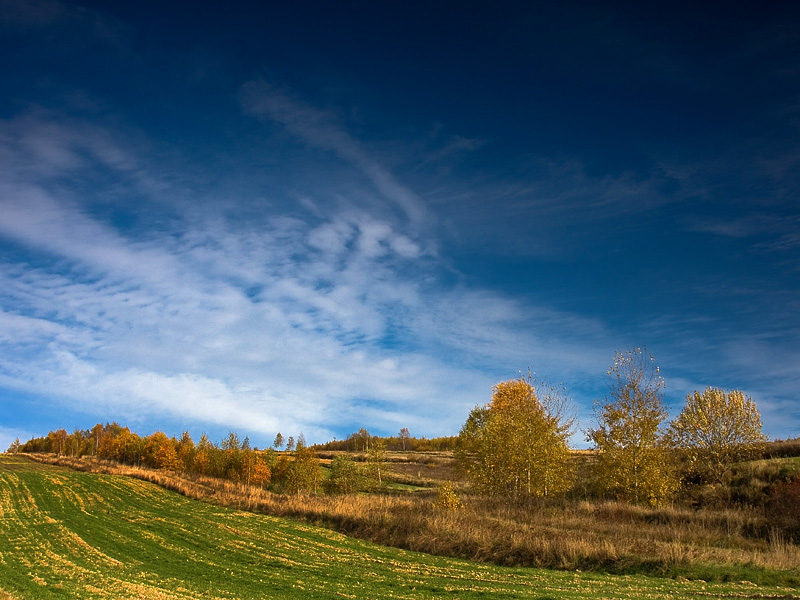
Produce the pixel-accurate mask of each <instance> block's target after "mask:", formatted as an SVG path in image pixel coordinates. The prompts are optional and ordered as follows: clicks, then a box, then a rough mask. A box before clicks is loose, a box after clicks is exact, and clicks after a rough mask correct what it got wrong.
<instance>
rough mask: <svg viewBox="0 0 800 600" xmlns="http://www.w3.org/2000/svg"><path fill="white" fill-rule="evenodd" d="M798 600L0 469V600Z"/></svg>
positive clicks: (19, 462)
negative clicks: (435, 549) (363, 535)
mask: <svg viewBox="0 0 800 600" xmlns="http://www.w3.org/2000/svg"><path fill="white" fill-rule="evenodd" d="M698 597H706V598H732V597H735V598H800V595H794V593H793V592H792V591H791V590H788V589H785V588H778V587H769V586H754V585H752V584H748V583H746V582H742V583H729V584H706V583H705V582H701V581H676V580H672V579H659V578H648V577H642V576H609V575H603V574H590V573H577V572H567V571H543V570H536V569H528V568H502V567H496V566H490V565H485V564H476V563H471V562H466V561H459V560H451V559H443V558H438V557H433V556H429V555H424V554H417V553H413V552H405V551H402V550H397V549H393V548H385V547H381V546H376V545H373V544H368V543H365V542H361V541H358V540H354V539H351V538H348V537H345V536H343V535H340V534H337V533H334V532H331V531H328V530H325V529H320V528H316V527H312V526H308V525H303V524H299V523H296V522H293V521H290V520H286V519H279V518H275V517H269V516H264V515H255V514H251V513H245V512H240V511H234V510H229V509H224V508H220V507H217V506H213V505H211V504H206V503H203V502H198V501H194V500H189V499H186V498H184V497H182V496H180V495H178V494H175V493H172V492H169V491H166V490H164V489H162V488H159V487H157V486H155V485H153V484H149V483H145V482H142V481H140V480H136V479H132V478H126V477H122V476H110V475H96V474H88V473H80V472H75V471H70V470H66V469H63V468H60V467H53V466H49V465H43V464H38V463H33V462H29V461H28V460H26V459H23V458H17V457H12V456H8V455H0V599H2V600H6V599H8V598H13V599H28V598H30V599H47V598H126V599H127V598H154V599H155V598H158V599H167V598H240V599H246V598H287V599H291V598H298V599H307V598H498V599H499V598H537V599H541V600H544V599H547V598H620V599H623V598H698Z"/></svg>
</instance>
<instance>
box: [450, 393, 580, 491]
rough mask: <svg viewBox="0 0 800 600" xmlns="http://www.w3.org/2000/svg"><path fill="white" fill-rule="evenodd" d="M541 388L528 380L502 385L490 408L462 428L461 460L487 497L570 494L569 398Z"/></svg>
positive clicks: (476, 412) (474, 414) (478, 411)
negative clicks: (566, 492) (567, 491)
mask: <svg viewBox="0 0 800 600" xmlns="http://www.w3.org/2000/svg"><path fill="white" fill-rule="evenodd" d="M539 388H540V389H539V390H537V388H536V387H535V386H534V384H533V383H532V382H531V381H530V380H529V379H524V378H520V379H515V380H510V381H503V382H501V383H498V384H497V385H495V386H494V388H493V393H492V400H491V402H490V403H489V404H487V405H486V406H483V407H476V408H475V409H473V410H472V412H471V413H470V415H469V417H468V418H467V421H466V423H465V424H464V426H463V427H462V429H461V433H460V434H459V441H458V448H457V452H456V456H457V458H458V459H459V462H460V463H461V465H462V467H463V468H464V469H465V471H466V473H467V475H468V477H469V479H470V480H471V482H472V483H473V485H475V486H476V487H477V488H478V489H479V490H481V491H482V492H484V493H486V494H490V495H508V496H511V497H529V496H552V495H556V494H560V493H563V492H565V491H566V490H567V489H569V486H570V484H571V481H572V473H571V469H570V468H569V467H570V466H569V464H568V461H569V446H568V443H567V439H568V437H569V435H570V433H571V427H572V420H571V419H570V418H568V415H567V411H566V409H567V407H568V404H569V402H568V398H567V397H566V396H565V395H563V394H561V393H560V392H559V393H556V392H557V389H556V388H551V387H549V386H546V385H544V384H539ZM545 396H546V397H547V398H546V401H545V402H543V401H542V400H544V399H545Z"/></svg>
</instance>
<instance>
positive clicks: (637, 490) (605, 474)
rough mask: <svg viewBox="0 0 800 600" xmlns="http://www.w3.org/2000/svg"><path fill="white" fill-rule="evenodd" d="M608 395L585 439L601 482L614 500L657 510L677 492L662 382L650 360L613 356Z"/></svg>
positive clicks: (635, 353)
mask: <svg viewBox="0 0 800 600" xmlns="http://www.w3.org/2000/svg"><path fill="white" fill-rule="evenodd" d="M608 375H610V376H611V390H610V392H609V396H608V397H607V398H606V400H605V402H604V403H603V404H601V405H600V406H599V408H598V410H597V413H596V419H597V428H595V429H589V430H588V432H587V433H588V435H587V438H588V440H589V441H591V442H594V444H595V447H596V448H597V450H598V451H599V452H598V456H597V468H598V469H599V473H598V474H599V481H600V482H601V485H602V487H603V488H604V490H605V491H606V493H608V494H610V495H612V496H614V497H615V498H617V499H618V500H624V501H627V502H634V503H636V504H649V505H651V506H658V505H661V504H663V503H665V502H668V501H669V500H670V498H671V497H672V496H673V495H674V494H675V492H676V491H677V489H678V479H677V476H676V473H675V469H674V466H673V464H672V460H671V457H670V451H669V444H668V442H669V437H668V436H667V435H666V433H665V431H664V423H665V421H666V419H667V409H666V408H665V406H664V392H663V390H664V386H665V383H664V379H663V378H662V377H661V375H660V374H659V368H658V367H656V366H655V362H654V359H653V357H652V355H650V354H648V353H647V352H646V350H642V349H641V348H636V349H634V350H629V351H625V352H617V353H616V355H615V356H614V365H613V366H612V367H610V368H609V370H608Z"/></svg>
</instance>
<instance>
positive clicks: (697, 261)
mask: <svg viewBox="0 0 800 600" xmlns="http://www.w3.org/2000/svg"><path fill="white" fill-rule="evenodd" d="M166 4H168V6H163V5H161V3H155V2H146V1H141V0H140V1H136V2H133V1H131V2H127V1H118V2H113V3H106V2H86V3H70V2H59V1H57V0H42V1H39V0H4V2H2V3H0V74H1V75H2V77H0V257H1V258H0V446H2V447H3V448H5V447H7V445H8V443H10V441H11V440H13V438H14V437H17V436H19V437H20V438H22V439H27V438H29V437H31V436H33V435H44V434H46V433H47V432H48V431H49V430H51V429H55V428H58V427H65V428H66V429H68V430H70V431H71V430H72V429H74V428H76V427H79V428H87V427H91V426H92V425H93V424H94V423H97V422H106V421H113V420H117V421H119V422H121V423H123V424H126V425H129V426H130V427H131V428H132V429H134V430H135V431H137V432H139V433H140V434H142V435H147V434H149V433H152V432H153V431H155V430H164V431H166V432H167V433H168V434H169V435H179V434H180V432H181V431H183V430H184V429H188V430H189V431H190V432H191V433H192V435H193V436H195V437H197V436H199V434H200V433H201V432H208V434H209V435H210V437H211V438H212V439H214V440H216V441H218V440H220V439H221V438H222V437H223V435H224V434H225V433H226V432H227V431H228V430H231V429H232V430H235V431H238V432H239V434H240V435H241V436H244V435H248V436H249V437H250V438H251V440H252V442H253V443H254V445H259V446H264V445H268V444H269V443H270V442H271V440H272V439H273V438H274V436H275V433H276V432H278V431H281V432H282V433H283V434H284V436H288V435H298V434H299V433H300V432H302V433H303V434H304V435H305V437H306V439H308V440H309V441H325V440H328V439H332V438H333V437H337V438H342V437H345V436H346V435H348V434H349V433H351V432H353V431H355V430H357V429H358V428H360V427H366V428H368V429H369V430H370V431H371V432H372V433H376V434H382V435H391V434H395V433H396V432H397V431H398V430H399V429H400V428H401V427H408V428H409V429H410V431H411V433H412V435H416V436H423V435H425V436H437V435H454V434H456V433H457V432H458V430H459V428H460V426H461V424H462V423H463V422H464V420H465V419H466V416H467V414H468V412H469V410H470V409H471V408H472V407H473V406H475V405H476V404H482V403H485V402H487V401H488V400H489V398H490V394H491V386H492V385H493V384H494V383H497V382H498V381H502V380H505V379H510V378H513V377H517V376H519V374H520V373H525V372H526V371H527V369H528V368H530V369H531V370H532V371H535V372H536V373H537V375H538V376H540V377H544V378H546V379H548V380H549V381H551V382H553V383H558V382H560V383H563V385H564V386H566V388H567V390H568V391H569V393H570V395H571V396H572V398H573V399H574V401H575V404H576V407H577V413H578V418H579V429H578V430H577V432H576V435H575V438H574V440H575V443H576V444H579V445H580V444H585V442H583V441H582V440H583V435H582V433H581V429H585V428H587V427H590V426H592V407H593V403H594V401H595V400H597V399H602V398H603V397H604V395H605V394H606V393H607V391H608V381H607V377H606V369H607V367H608V365H609V364H610V363H611V361H612V357H613V354H614V352H615V351H616V350H626V349H630V348H633V347H639V346H646V347H647V349H648V350H649V351H650V352H651V353H652V354H653V355H654V356H655V359H656V362H657V363H658V365H659V366H660V368H661V372H662V374H663V375H664V377H665V379H666V383H667V400H668V403H669V405H670V408H671V412H672V414H673V415H675V414H677V412H678V411H679V410H680V407H681V406H682V402H683V399H684V398H685V396H686V394H687V393H689V392H692V391H693V390H695V389H704V388H705V387H706V386H709V385H712V386H717V387H722V388H725V389H733V388H737V389H742V390H744V391H745V392H746V393H747V394H749V395H750V396H751V397H752V398H753V399H754V400H756V402H757V403H758V406H759V408H760V410H761V413H762V417H763V420H764V425H765V431H766V433H768V434H769V435H770V436H771V437H773V438H787V437H796V436H798V435H800V403H799V402H798V396H797V390H798V389H800V147H799V146H798V141H799V140H800V37H798V35H797V31H798V30H800V5H797V4H796V3H785V4H781V3H774V4H770V5H769V7H768V8H759V7H757V6H756V5H753V6H752V7H749V8H737V7H735V6H734V7H731V6H729V7H726V9H725V12H720V11H718V10H711V9H706V8H704V6H703V4H704V3H693V4H689V5H686V6H684V7H681V6H679V5H678V4H675V3H669V4H665V5H663V6H660V5H658V4H651V3H645V4H642V3H629V4H626V3H608V2H603V3H601V2H563V3H558V5H557V6H553V3H545V2H541V3H540V2H491V3H489V2H487V3H464V2H415V1H412V2H359V1H351V2H334V3H323V2H304V1H300V2H291V3H289V2H280V3H277V2H276V3H271V2H267V3H262V5H261V6H260V7H259V8H256V9H254V8H252V7H250V6H248V4H249V3H238V2H227V3H202V2H199V3H198V2H193V3H186V4H182V3H180V2H169V3H166Z"/></svg>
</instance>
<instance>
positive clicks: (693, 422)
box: [671, 387, 766, 483]
mask: <svg viewBox="0 0 800 600" xmlns="http://www.w3.org/2000/svg"><path fill="white" fill-rule="evenodd" d="M671 433H672V435H673V439H674V440H675V443H676V444H677V445H678V447H680V448H682V449H683V450H684V451H685V452H686V456H687V458H688V471H689V473H691V474H693V475H697V476H699V477H700V478H701V479H704V480H706V481H709V482H711V483H720V482H721V481H722V479H723V476H724V475H725V471H726V470H727V468H728V465H730V464H731V463H734V462H738V461H742V460H747V459H749V458H752V457H754V456H758V455H759V454H760V453H761V451H762V450H763V447H764V442H765V441H766V437H765V436H764V434H763V433H762V432H761V415H760V414H759V412H758V408H756V403H755V402H753V400H752V399H751V398H750V397H748V396H745V395H744V394H743V393H742V392H740V391H738V390H733V391H730V392H725V391H723V390H721V389H718V388H712V387H709V388H706V390H705V391H704V392H703V393H700V392H698V391H695V392H694V393H693V394H689V395H688V396H686V404H685V405H684V407H683V410H682V411H681V414H680V415H679V416H678V418H677V419H675V421H674V422H673V424H672V428H671Z"/></svg>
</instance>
